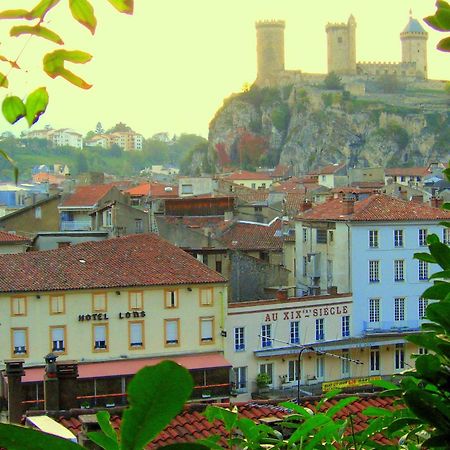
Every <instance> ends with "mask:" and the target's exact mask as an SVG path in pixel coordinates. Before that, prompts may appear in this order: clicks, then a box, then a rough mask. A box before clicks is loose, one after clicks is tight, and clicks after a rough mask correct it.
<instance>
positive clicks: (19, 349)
mask: <svg viewBox="0 0 450 450" xmlns="http://www.w3.org/2000/svg"><path fill="white" fill-rule="evenodd" d="M11 335H12V336H11V340H12V343H13V352H12V353H13V354H12V356H13V357H14V356H27V354H28V328H12V329H11Z"/></svg>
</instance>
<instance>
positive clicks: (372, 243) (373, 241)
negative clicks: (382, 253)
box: [369, 230, 378, 248]
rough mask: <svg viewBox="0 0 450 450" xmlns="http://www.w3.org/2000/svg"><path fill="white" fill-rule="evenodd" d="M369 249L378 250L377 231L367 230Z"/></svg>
mask: <svg viewBox="0 0 450 450" xmlns="http://www.w3.org/2000/svg"><path fill="white" fill-rule="evenodd" d="M369 247H370V248H378V230H369Z"/></svg>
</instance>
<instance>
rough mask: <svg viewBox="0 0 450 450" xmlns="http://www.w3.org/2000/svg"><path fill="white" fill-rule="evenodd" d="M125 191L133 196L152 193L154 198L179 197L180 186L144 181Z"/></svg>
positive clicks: (143, 195)
mask: <svg viewBox="0 0 450 450" xmlns="http://www.w3.org/2000/svg"><path fill="white" fill-rule="evenodd" d="M125 193H127V194H130V196H131V197H145V196H147V195H150V196H151V197H152V198H166V197H170V198H174V197H178V186H172V185H169V184H163V183H142V184H140V185H138V186H135V187H133V188H131V189H127V190H126V191H125Z"/></svg>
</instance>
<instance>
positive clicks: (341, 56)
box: [325, 15, 356, 75]
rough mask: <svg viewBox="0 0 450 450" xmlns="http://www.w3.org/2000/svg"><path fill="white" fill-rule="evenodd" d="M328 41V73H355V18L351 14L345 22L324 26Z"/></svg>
mask: <svg viewBox="0 0 450 450" xmlns="http://www.w3.org/2000/svg"><path fill="white" fill-rule="evenodd" d="M325 30H326V32H327V41H328V73H330V72H335V73H338V74H341V75H353V74H356V20H355V18H354V17H353V15H351V16H350V17H349V19H348V21H347V24H345V23H329V24H327V26H326V27H325Z"/></svg>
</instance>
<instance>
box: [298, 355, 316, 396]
mask: <svg viewBox="0 0 450 450" xmlns="http://www.w3.org/2000/svg"><path fill="white" fill-rule="evenodd" d="M305 350H309V351H313V352H315V350H314V348H312V347H301V348H300V351H299V352H298V356H297V405H299V404H300V360H301V358H302V353H303V352H304V351H305Z"/></svg>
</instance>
